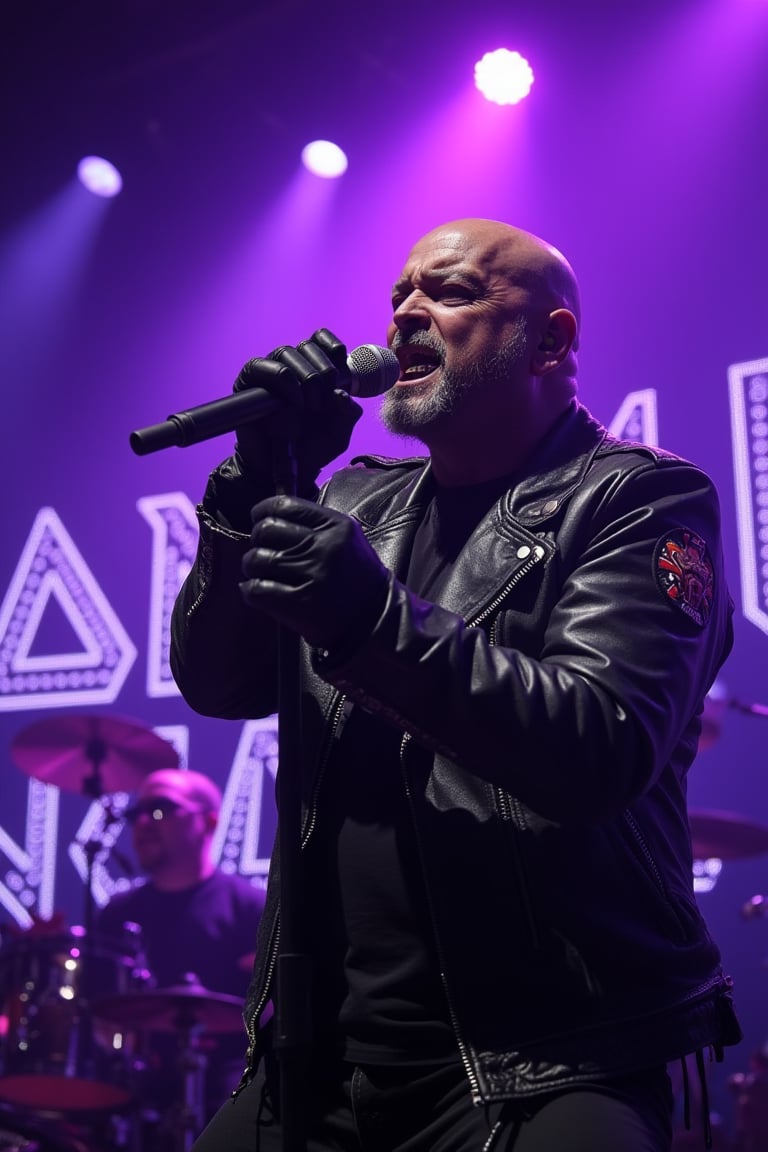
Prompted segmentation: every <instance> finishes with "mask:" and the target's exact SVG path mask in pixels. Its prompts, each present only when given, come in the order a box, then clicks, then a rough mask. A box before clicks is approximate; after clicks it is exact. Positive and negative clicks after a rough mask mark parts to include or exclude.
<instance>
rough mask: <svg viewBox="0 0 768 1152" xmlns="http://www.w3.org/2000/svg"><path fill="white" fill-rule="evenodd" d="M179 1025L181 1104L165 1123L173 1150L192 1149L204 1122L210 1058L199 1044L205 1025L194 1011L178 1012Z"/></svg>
mask: <svg viewBox="0 0 768 1152" xmlns="http://www.w3.org/2000/svg"><path fill="white" fill-rule="evenodd" d="M176 1028H177V1034H178V1039H179V1059H178V1069H179V1073H180V1080H181V1097H180V1101H179V1103H177V1104H174V1105H173V1106H172V1107H171V1109H170V1110H169V1115H168V1117H167V1118H166V1125H167V1127H168V1129H169V1131H170V1133H171V1135H172V1137H173V1149H174V1152H190V1149H191V1148H192V1145H193V1144H194V1142H195V1139H196V1138H197V1136H199V1135H200V1132H201V1131H202V1129H203V1125H204V1123H205V1120H204V1115H203V1112H204V1099H205V1070H206V1067H207V1064H208V1059H207V1057H206V1056H205V1054H204V1053H203V1052H201V1051H200V1049H199V1048H198V1046H197V1044H196V1039H197V1037H198V1036H199V1034H200V1033H201V1032H202V1031H203V1027H202V1025H201V1024H199V1023H198V1022H197V1021H196V1020H195V1013H194V1011H181V1012H179V1014H178V1016H177V1018H176Z"/></svg>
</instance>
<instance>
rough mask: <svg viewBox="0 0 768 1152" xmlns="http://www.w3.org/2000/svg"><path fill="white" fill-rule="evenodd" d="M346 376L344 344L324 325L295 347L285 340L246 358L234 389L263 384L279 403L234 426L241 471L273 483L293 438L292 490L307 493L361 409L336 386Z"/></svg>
mask: <svg viewBox="0 0 768 1152" xmlns="http://www.w3.org/2000/svg"><path fill="white" fill-rule="evenodd" d="M273 363H274V364H275V365H276V367H274V368H273ZM277 365H279V366H282V369H283V370H282V371H281V370H280V367H277ZM348 376H349V368H348V366H347V353H346V348H345V346H344V345H343V344H342V343H341V341H340V340H338V339H337V338H336V337H335V336H334V335H333V333H332V332H329V331H328V329H327V328H320V329H318V330H317V332H315V333H314V334H313V336H312V337H311V338H310V339H309V340H305V341H303V342H302V343H301V344H299V345H298V347H297V348H292V347H291V346H290V345H285V346H284V347H282V348H276V349H275V351H274V352H272V353H270V355H269V356H268V357H266V359H261V358H257V359H254V360H249V361H248V362H247V363H246V364H245V365H244V366H243V368H242V369H241V370H240V373H239V375H238V377H237V379H236V380H235V383H234V388H233V391H234V392H242V391H244V390H245V389H247V388H264V389H265V390H266V391H268V392H271V393H273V394H274V395H277V396H279V397H280V398H281V400H282V401H283V403H282V404H281V405H280V408H279V409H278V410H277V411H276V412H274V413H270V415H268V416H264V417H261V418H260V419H257V420H254V421H252V422H250V423H248V424H244V425H243V426H242V427H240V428H238V429H237V431H236V441H235V457H236V459H237V461H238V464H239V466H240V470H241V471H242V472H243V474H244V475H246V476H250V477H251V478H253V479H254V480H256V481H257V482H259V483H260V484H263V485H265V487H266V486H267V485H268V486H269V487H270V488H272V489H274V487H275V482H274V481H275V478H276V477H281V476H284V475H285V472H286V451H287V445H288V443H289V442H290V441H291V440H292V441H293V446H294V454H295V468H296V487H297V491H298V492H299V493H300V494H301V495H306V496H310V495H312V493H313V491H314V485H315V481H316V479H317V476H318V473H319V472H320V470H321V468H323V467H324V466H325V465H326V464H329V463H330V461H331V460H334V459H335V458H336V457H337V456H338V455H340V453H342V452H343V451H344V449H345V448H347V446H348V445H349V440H350V437H351V435H352V429H353V428H354V426H355V424H356V423H357V421H358V420H359V419H360V417H361V416H362V414H363V410H362V408H361V407H360V405H359V404H358V403H357V402H356V401H355V400H353V399H352V397H351V396H350V395H349V393H348V392H347V391H346V390H345V389H344V388H343V387H341V386H340V385H341V384H342V383H343V381H344V380H345V379H346V378H348ZM279 483H280V481H279V480H278V484H279Z"/></svg>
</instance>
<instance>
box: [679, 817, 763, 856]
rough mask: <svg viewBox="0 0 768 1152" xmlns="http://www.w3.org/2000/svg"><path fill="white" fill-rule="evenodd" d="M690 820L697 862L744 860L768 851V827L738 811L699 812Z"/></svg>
mask: <svg viewBox="0 0 768 1152" xmlns="http://www.w3.org/2000/svg"><path fill="white" fill-rule="evenodd" d="M688 819H689V822H690V827H691V838H692V841H693V855H694V858H695V859H696V860H708V859H711V858H713V857H715V858H718V859H720V860H742V859H744V858H746V857H748V856H760V855H761V854H762V853H764V852H768V827H766V826H765V825H764V824H758V823H757V822H756V821H754V820H748V819H747V818H746V817H745V816H741V815H740V814H739V813H738V812H726V811H720V810H716V809H698V810H693V811H691V812H689V813H688Z"/></svg>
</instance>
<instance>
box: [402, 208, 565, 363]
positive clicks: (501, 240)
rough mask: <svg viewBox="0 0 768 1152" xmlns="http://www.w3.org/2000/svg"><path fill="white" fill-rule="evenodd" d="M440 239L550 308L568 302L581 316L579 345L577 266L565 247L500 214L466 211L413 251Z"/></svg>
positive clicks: (447, 248)
mask: <svg viewBox="0 0 768 1152" xmlns="http://www.w3.org/2000/svg"><path fill="white" fill-rule="evenodd" d="M435 243H439V244H440V245H441V246H443V247H445V248H446V250H449V249H453V250H454V251H456V252H465V253H466V254H467V255H468V256H471V257H473V258H475V259H477V260H478V261H480V263H481V264H482V265H483V266H484V267H486V268H487V269H488V271H489V272H495V273H499V274H500V275H502V276H504V277H505V278H506V279H507V281H508V282H509V283H510V284H512V285H514V286H516V287H519V288H523V289H525V290H526V291H527V292H529V293H530V295H531V298H532V299H533V300H535V301H536V302H538V303H540V304H541V306H543V307H548V308H549V310H550V311H556V310H557V309H558V308H565V309H567V310H568V311H569V312H571V313H572V314H573V316H574V317H575V319H576V337H575V338H574V341H573V349H574V351H575V350H576V348H577V347H578V329H579V327H580V325H581V303H580V299H579V286H578V282H577V280H576V275H575V273H574V271H573V268H572V267H571V265H570V264H569V263H568V261H567V260H566V258H565V257H564V256H563V254H562V252H560V251H558V249H557V248H555V247H553V246H552V245H551V244H548V243H547V242H546V241H545V240H542V239H541V238H540V237H538V236H534V235H533V233H532V232H526V231H524V230H523V229H522V228H515V227H514V226H513V225H512V224H505V223H504V222H503V221H501V220H485V219H482V218H479V217H467V218H466V219H464V220H452V221H450V222H449V223H447V224H440V225H439V226H438V227H437V228H433V229H432V231H431V232H427V233H426V235H425V236H423V237H422V238H421V240H419V241H418V242H417V244H415V245H414V247H413V250H412V252H411V257H413V256H414V255H415V254H417V253H418V251H419V249H420V248H421V247H427V248H431V247H433V246H434V244H435Z"/></svg>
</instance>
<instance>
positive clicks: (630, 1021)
mask: <svg viewBox="0 0 768 1152" xmlns="http://www.w3.org/2000/svg"><path fill="white" fill-rule="evenodd" d="M362 465H363V466H357V467H350V468H346V469H343V470H342V471H340V472H339V473H337V474H336V475H335V476H334V477H333V479H332V480H331V481H330V482H329V483H328V484H327V485H326V486H325V488H324V489H323V490H322V492H321V493H320V497H319V498H320V500H321V501H322V502H325V503H328V504H329V505H333V506H334V507H337V508H341V509H342V510H344V511H346V512H348V513H349V514H350V515H352V516H354V517H356V518H357V519H358V520H359V521H360V523H361V524H362V526H363V528H364V530H365V533H366V535H367V536H368V539H369V540H370V542H371V544H372V545H373V547H374V548H375V549H376V551H377V552H378V554H379V556H380V557H381V558H382V560H383V561H384V563H385V564H386V565H387V567H388V568H389V569H390V570H391V572H392V574H393V575H392V581H391V589H390V596H389V599H388V602H387V604H386V607H385V609H384V612H383V614H382V615H381V617H380V618H379V620H378V622H377V624H376V627H375V629H374V631H373V633H372V634H371V635H369V636H361V637H358V638H357V639H356V642H355V644H354V646H353V647H351V648H350V650H349V651H346V652H343V653H342V652H334V653H327V652H318V651H312V650H310V649H308V648H307V647H306V646H303V647H304V651H303V655H302V664H303V667H302V676H303V681H302V682H303V723H304V732H303V748H304V750H305V756H304V760H305V762H304V764H303V789H304V804H305V825H304V828H305V838H309V837H311V835H312V830H313V829H314V827H316V824H317V821H321V820H322V819H323V810H322V803H321V804H320V805H318V803H317V796H318V789H319V781H320V780H321V779H322V773H323V768H324V764H325V762H326V760H327V757H328V755H329V750H330V748H331V745H332V740H333V737H334V735H335V732H336V731H337V728H338V725H339V723H340V722H341V721H342V720H343V716H344V712H345V707H346V708H348V707H349V706H350V702H352V704H354V703H358V704H361V705H363V706H365V707H366V708H368V709H369V710H373V711H376V712H378V713H380V714H383V715H384V716H386V717H387V718H388V719H389V720H390V721H391V722H392V723H393V724H395V725H396V726H397V727H398V728H399V729H401V730H402V732H403V740H402V744H401V770H402V775H403V780H404V783H405V787H406V789H407V793H408V797H409V800H410V807H411V812H412V815H413V820H414V824H415V828H416V834H417V837H418V841H419V844H420V847H421V854H422V859H423V865H424V875H425V881H426V886H427V892H428V900H429V904H430V908H431V913H432V928H433V931H434V935H435V939H436V942H437V948H438V953H439V956H440V959H441V965H442V979H443V983H444V987H445V992H446V996H447V1000H448V1004H449V1006H450V1013H451V1019H452V1022H453V1025H454V1029H455V1033H456V1039H457V1043H458V1045H459V1049H460V1052H461V1056H462V1059H463V1062H464V1065H465V1068H466V1071H467V1076H468V1078H469V1082H470V1086H471V1089H472V1093H473V1097H474V1099H475V1101H476V1102H480V1101H481V1100H486V1101H487V1100H492V1099H503V1098H507V1097H510V1096H521V1095H528V1094H534V1093H538V1092H542V1091H548V1090H551V1089H553V1088H557V1087H561V1086H564V1085H567V1084H570V1083H577V1082H583V1081H588V1080H590V1079H594V1078H599V1077H601V1076H605V1075H610V1074H618V1073H622V1072H627V1071H631V1070H633V1069H639V1068H643V1067H648V1066H650V1065H654V1064H658V1063H661V1062H664V1061H669V1060H672V1059H673V1058H675V1057H678V1056H681V1055H682V1054H683V1053H686V1052H691V1051H694V1050H697V1049H700V1048H702V1047H704V1046H707V1045H712V1046H714V1047H715V1049H716V1050H717V1049H719V1048H720V1047H721V1046H722V1045H725V1044H732V1043H736V1042H737V1041H738V1040H739V1039H740V1032H739V1026H738V1023H737V1022H736V1018H735V1015H734V1012H733V1008H732V1004H731V995H730V981H729V980H728V979H727V978H726V977H725V976H724V975H723V972H722V970H721V966H720V957H719V952H718V949H717V947H716V945H715V944H714V942H713V941H712V939H711V937H710V935H709V933H708V931H707V928H706V926H705V924H704V921H703V919H702V916H701V914H700V912H699V910H698V907H697V905H696V902H695V900H694V897H693V892H692V857H691V845H690V836H689V830H688V825H687V819H686V805H685V776H686V772H687V770H688V768H689V766H690V764H691V761H692V760H693V758H694V756H695V753H696V747H697V738H698V733H699V727H700V721H699V714H700V712H701V708H702V705H703V700H704V696H705V695H706V692H707V690H708V688H709V686H710V685H711V683H712V680H713V678H714V676H715V674H716V672H717V669H718V668H719V666H720V665H721V663H722V661H723V660H724V658H725V657H726V655H727V654H728V652H729V650H730V646H731V643H732V629H731V614H732V604H731V601H730V598H729V595H728V591H727V587H726V580H725V574H724V570H723V558H722V554H721V544H720V526H719V508H718V501H717V497H716V493H715V491H714V489H713V487H712V484H711V482H710V480H709V479H708V477H707V476H706V475H704V474H703V473H702V472H701V471H700V470H699V469H697V468H696V467H694V466H693V465H691V464H690V463H688V462H686V461H683V460H681V459H679V458H677V457H674V456H672V455H669V454H667V453H664V452H661V451H659V450H658V449H654V448H648V447H645V446H643V445H638V444H630V443H626V442H619V441H617V440H616V439H614V438H613V437H611V436H610V435H609V434H608V433H607V432H606V430H605V429H604V428H603V427H602V426H600V425H599V424H598V423H597V422H596V421H594V420H593V418H592V417H591V416H590V415H589V413H588V412H587V411H586V409H584V408H583V407H582V406H580V405H574V406H573V407H572V408H571V409H570V410H569V411H568V413H567V414H566V415H565V417H564V418H563V419H561V420H560V421H559V423H558V424H557V425H556V427H555V428H554V430H553V431H552V433H551V434H550V435H549V436H548V437H547V439H546V442H545V443H544V444H543V445H542V446H541V448H540V450H539V451H538V453H537V456H536V459H535V461H534V463H533V464H532V465H531V468H530V469H529V470H528V474H527V475H526V477H525V478H524V479H523V480H521V481H520V482H519V483H518V484H517V485H516V486H515V487H514V488H513V489H512V490H510V491H508V492H507V493H506V494H505V495H504V496H503V497H502V498H501V500H499V502H498V503H497V504H496V506H495V507H494V509H493V510H492V511H491V513H490V514H489V515H487V516H486V517H485V518H484V520H483V521H482V522H481V523H480V524H479V525H478V526H477V528H476V530H475V532H474V533H473V535H472V537H471V539H470V540H469V542H468V544H467V546H466V547H465V549H464V550H463V552H462V553H461V555H460V556H459V558H458V560H457V561H456V564H455V568H454V572H453V575H452V577H451V579H450V582H449V584H448V586H447V588H446V589H445V591H444V593H443V595H442V603H441V605H440V606H437V605H433V604H428V603H425V602H424V601H422V600H420V599H419V598H418V597H417V596H415V595H414V594H413V593H411V592H410V591H409V590H408V589H407V588H406V587H405V585H404V584H403V583H401V581H400V579H399V577H400V576H401V575H402V573H403V572H404V569H405V566H406V564H407V559H408V554H409V550H410V545H411V541H412V537H413V533H414V531H415V529H416V527H417V525H418V523H419V520H420V518H421V516H422V513H423V510H424V507H425V503H426V502H427V501H428V500H429V499H430V496H431V493H432V484H433V482H432V478H431V471H430V466H429V463H428V462H427V461H425V460H424V459H422V458H418V459H410V460H397V461H387V460H383V459H379V458H363V460H362ZM242 487H243V480H242V478H240V477H239V476H238V475H237V474H236V469H235V468H234V466H233V465H232V463H231V462H227V463H225V465H223V466H222V468H221V469H218V470H217V471H216V472H215V473H214V474H213V476H212V477H211V480H210V482H209V486H208V490H207V492H206V496H205V499H204V502H203V505H202V506H201V509H200V517H201V545H200V552H199V556H198V561H197V564H196V567H195V568H194V569H193V571H192V573H191V574H190V577H189V579H188V581H187V582H186V585H185V587H184V589H183V591H182V594H181V596H180V598H179V601H178V603H177V606H176V612H175V616H174V625H173V644H172V667H173V671H174V675H175V677H176V679H177V682H178V684H179V686H180V688H181V691H182V693H183V694H184V696H185V698H186V700H187V701H188V703H189V704H190V705H191V706H192V707H193V708H195V709H196V710H198V711H200V712H203V713H205V714H208V715H216V716H225V717H231V718H243V717H249V716H264V715H269V714H270V713H272V712H274V711H275V710H276V708H277V698H276V694H275V693H276V677H275V672H274V628H273V626H272V624H271V622H270V621H269V620H267V619H265V618H263V617H261V616H259V614H258V613H256V612H254V611H253V610H246V609H245V607H244V605H243V604H242V602H241V600H240V597H239V595H238V594H237V587H236V585H237V581H238V579H239V578H240V572H239V565H240V557H241V555H242V553H243V551H244V550H245V549H246V547H247V536H246V535H244V533H246V532H247V523H246V520H245V517H244V512H243V509H244V508H245V507H247V506H248V503H249V502H248V500H246V498H245V495H246V494H245V492H244V491H241V489H242ZM251 495H252V494H251ZM238 528H239V529H240V531H238V530H237V529H238ZM704 546H705V548H704ZM278 866H279V865H278V860H277V854H275V855H274V856H273V861H272V869H271V875H270V891H269V894H268V900H267V908H266V911H265V914H264V916H263V918H262V921H261V930H260V938H259V942H258V948H257V961H256V966H255V970H254V978H253V981H252V984H251V990H250V993H249V997H248V1002H247V1006H246V1022H247V1026H248V1030H249V1036H250V1039H251V1052H252V1054H253V1055H252V1061H255V1060H256V1059H257V1058H258V1048H259V1044H258V1042H257V1034H258V1028H259V1021H260V1019H261V1016H262V1013H263V1011H264V1008H265V1006H266V1003H267V1000H268V997H269V995H270V989H271V981H272V977H273V972H274V962H275V955H276V952H277V950H278V945H279V939H278V938H279V933H278V916H277V911H278V909H277V895H276V882H277V872H278Z"/></svg>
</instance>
